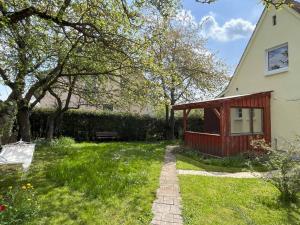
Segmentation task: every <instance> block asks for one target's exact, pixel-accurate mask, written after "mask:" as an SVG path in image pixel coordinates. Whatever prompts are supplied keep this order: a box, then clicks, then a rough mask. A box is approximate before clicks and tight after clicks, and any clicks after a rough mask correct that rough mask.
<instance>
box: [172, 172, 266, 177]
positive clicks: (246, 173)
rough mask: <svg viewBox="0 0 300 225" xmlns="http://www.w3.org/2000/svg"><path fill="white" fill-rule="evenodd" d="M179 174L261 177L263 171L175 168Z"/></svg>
mask: <svg viewBox="0 0 300 225" xmlns="http://www.w3.org/2000/svg"><path fill="white" fill-rule="evenodd" d="M177 173H178V174H181V175H199V176H211V177H231V178H261V177H262V176H263V175H264V173H259V172H239V173H225V172H208V171H200V170H177Z"/></svg>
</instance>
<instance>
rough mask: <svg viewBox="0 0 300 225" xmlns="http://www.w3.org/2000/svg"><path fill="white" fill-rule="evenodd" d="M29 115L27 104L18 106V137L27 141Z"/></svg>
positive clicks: (28, 136) (29, 137)
mask: <svg viewBox="0 0 300 225" xmlns="http://www.w3.org/2000/svg"><path fill="white" fill-rule="evenodd" d="M29 115H30V112H29V108H28V106H21V107H19V109H18V113H17V121H18V125H19V138H21V139H22V140H23V141H27V142H30V141H31V133H30V120H29Z"/></svg>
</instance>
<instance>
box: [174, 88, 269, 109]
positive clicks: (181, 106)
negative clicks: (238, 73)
mask: <svg viewBox="0 0 300 225" xmlns="http://www.w3.org/2000/svg"><path fill="white" fill-rule="evenodd" d="M271 92H272V91H265V92H256V93H252V94H244V95H234V96H228V97H221V98H215V99H212V100H207V101H200V102H191V103H184V104H176V105H173V106H172V107H173V109H174V110H183V109H197V108H210V107H219V106H221V105H222V104H223V103H224V102H233V101H236V100H249V99H251V98H257V97H264V96H269V95H270V93H271Z"/></svg>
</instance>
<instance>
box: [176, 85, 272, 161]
mask: <svg viewBox="0 0 300 225" xmlns="http://www.w3.org/2000/svg"><path fill="white" fill-rule="evenodd" d="M270 98H271V91H267V92H260V93H255V94H247V95H238V96H231V97H223V98H216V99H213V100H210V101H202V102H194V103H186V104H178V105H174V106H173V109H174V110H183V135H184V143H185V145H186V146H187V147H190V148H194V149H197V150H199V151H201V152H203V153H206V154H210V155H216V156H230V155H235V154H238V153H241V152H246V151H249V150H251V140H252V139H253V138H263V139H265V140H266V142H270V141H271V113H270ZM201 108H202V109H204V132H203V133H199V132H193V131H189V130H188V115H189V113H190V111H191V110H192V109H201ZM231 108H247V109H249V112H253V110H252V111H251V110H250V109H261V111H262V118H263V119H262V132H260V133H259V134H258V133H255V132H253V121H252V123H251V124H252V126H250V131H249V132H248V133H243V134H233V133H232V132H231V128H230V125H231V115H230V113H231ZM251 118H253V117H252V116H251Z"/></svg>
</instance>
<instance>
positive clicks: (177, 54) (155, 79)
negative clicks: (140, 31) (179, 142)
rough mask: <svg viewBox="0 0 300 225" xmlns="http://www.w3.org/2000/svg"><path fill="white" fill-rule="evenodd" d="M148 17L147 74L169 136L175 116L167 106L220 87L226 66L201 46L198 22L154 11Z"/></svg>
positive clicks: (211, 91) (194, 97)
mask: <svg viewBox="0 0 300 225" xmlns="http://www.w3.org/2000/svg"><path fill="white" fill-rule="evenodd" d="M151 20H152V25H150V27H151V29H150V30H152V33H150V32H149V34H150V37H149V38H151V40H152V41H153V42H152V44H151V49H150V51H152V52H153V55H154V59H153V62H154V63H153V65H154V66H153V67H152V69H151V71H149V73H148V74H147V77H148V79H149V80H151V82H152V83H153V86H154V87H156V88H157V91H156V93H159V95H158V98H159V99H160V100H161V101H162V102H163V104H164V106H165V119H166V124H167V127H168V128H169V130H170V132H169V137H170V138H172V139H173V138H174V126H175V119H174V110H173V109H172V108H171V106H172V105H174V104H176V103H177V102H181V101H192V100H196V99H201V98H202V97H203V96H204V95H208V94H210V93H216V92H217V91H218V90H221V88H222V87H223V86H224V84H225V82H226V81H227V78H226V76H225V74H226V68H225V66H224V64H223V63H222V62H221V61H220V60H218V59H217V58H216V57H215V56H214V54H212V53H210V52H209V51H208V50H207V49H206V48H205V40H204V39H203V38H202V37H201V35H200V34H199V26H198V25H197V24H196V23H194V22H193V21H191V20H190V18H188V17H185V16H184V15H181V16H180V17H178V16H177V17H176V16H175V17H170V18H165V17H160V16H159V15H158V16H157V17H156V18H153V17H152V19H151ZM153 24H154V25H153ZM152 26H154V29H152Z"/></svg>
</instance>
